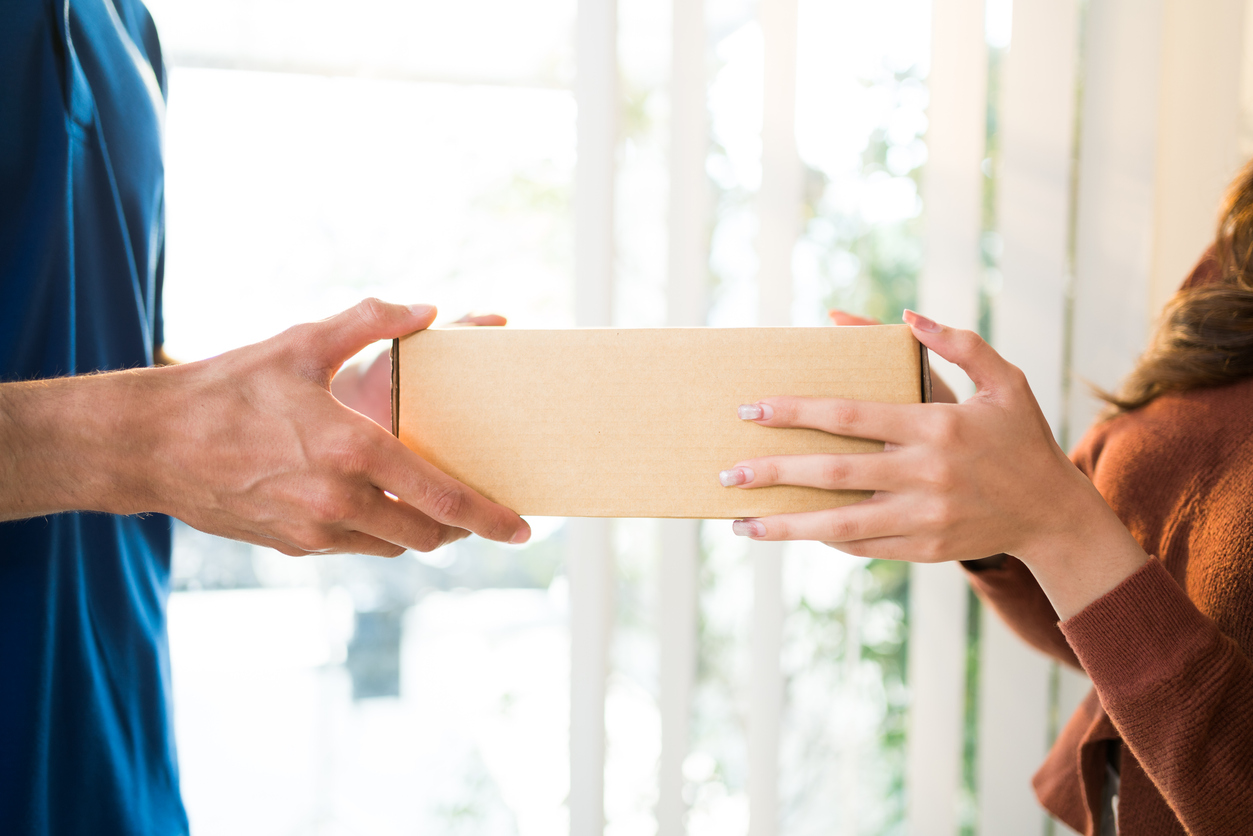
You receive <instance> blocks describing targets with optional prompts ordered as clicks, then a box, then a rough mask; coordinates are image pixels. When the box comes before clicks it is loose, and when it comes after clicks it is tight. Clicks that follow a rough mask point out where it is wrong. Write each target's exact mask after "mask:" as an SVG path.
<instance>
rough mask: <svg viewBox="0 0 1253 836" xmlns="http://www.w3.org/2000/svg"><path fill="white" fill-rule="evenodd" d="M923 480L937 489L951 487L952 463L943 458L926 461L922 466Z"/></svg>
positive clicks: (952, 478)
mask: <svg viewBox="0 0 1253 836" xmlns="http://www.w3.org/2000/svg"><path fill="white" fill-rule="evenodd" d="M922 475H923V481H924V482H926V483H927V484H928V485H929V486H931V487H932V488H934V489H937V490H939V491H946V490H948V489H949V488H951V487H952V485H953V482H954V481H955V480H954V473H953V465H952V464H951V463H950V462H948V461H946V460H945V459H943V458H936V459H934V460H932V461H929V462H927V464H926V465H925V466H924V468H923V474H922Z"/></svg>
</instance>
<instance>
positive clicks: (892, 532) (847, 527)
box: [731, 497, 902, 543]
mask: <svg viewBox="0 0 1253 836" xmlns="http://www.w3.org/2000/svg"><path fill="white" fill-rule="evenodd" d="M887 505H888V503H887V502H886V501H885V500H883V499H880V498H878V497H871V498H870V499H867V500H863V501H862V502H855V503H853V504H852V505H845V506H844V507H842V508H831V509H829V510H826V511H806V512H804V513H800V514H776V515H774V516H771V517H759V518H756V519H745V520H736V521H735V522H734V523H732V525H731V528H732V530H733V531H734V532H735V533H736V534H738V535H740V536H741V537H749V538H751V539H753V540H820V541H822V542H824V543H844V542H851V541H853V540H870V539H874V538H878V537H892V536H896V535H898V534H901V533H902V532H901V531H900V530H899V529H900V526H901V522H900V520H899V519H898V518H897V517H896V516H895V515H893V514H891V513H889V512H888V511H887Z"/></svg>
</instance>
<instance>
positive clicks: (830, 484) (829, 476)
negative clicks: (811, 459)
mask: <svg viewBox="0 0 1253 836" xmlns="http://www.w3.org/2000/svg"><path fill="white" fill-rule="evenodd" d="M848 479H849V468H848V465H847V464H845V463H844V462H842V461H840V460H839V459H838V458H832V459H830V460H828V461H827V462H824V463H823V465H822V476H821V480H822V484H823V487H827V488H839V487H843V486H844V484H845V483H846V482H847V481H848Z"/></svg>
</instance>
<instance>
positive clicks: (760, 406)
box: [737, 403, 774, 421]
mask: <svg viewBox="0 0 1253 836" xmlns="http://www.w3.org/2000/svg"><path fill="white" fill-rule="evenodd" d="M737 411H738V413H739V416H740V418H741V419H742V420H744V421H760V420H762V419H765V418H773V417H774V407H772V406H771V405H770V404H768V403H752V404H741V405H740V408H739V410H737Z"/></svg>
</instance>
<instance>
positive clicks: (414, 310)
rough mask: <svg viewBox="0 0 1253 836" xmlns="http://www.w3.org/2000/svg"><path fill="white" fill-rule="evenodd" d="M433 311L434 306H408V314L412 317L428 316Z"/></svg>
mask: <svg viewBox="0 0 1253 836" xmlns="http://www.w3.org/2000/svg"><path fill="white" fill-rule="evenodd" d="M434 310H435V306H434V305H410V306H409V313H411V314H413V315H414V316H428V315H429V314H431V313H432V312H434Z"/></svg>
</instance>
